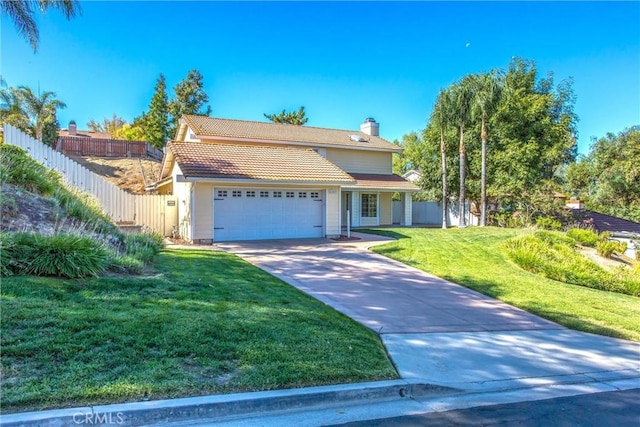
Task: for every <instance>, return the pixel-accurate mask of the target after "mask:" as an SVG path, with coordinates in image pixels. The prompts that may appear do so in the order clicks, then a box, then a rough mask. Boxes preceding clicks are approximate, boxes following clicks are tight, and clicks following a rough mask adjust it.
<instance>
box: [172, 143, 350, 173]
mask: <svg viewBox="0 0 640 427" xmlns="http://www.w3.org/2000/svg"><path fill="white" fill-rule="evenodd" d="M167 149H168V150H170V151H171V153H172V154H173V156H174V157H175V160H176V162H177V163H178V165H179V166H180V169H181V170H182V173H183V174H184V176H185V177H194V178H196V177H197V178H221V179H259V180H266V181H289V182H291V181H296V182H297V181H300V182H335V183H350V182H353V178H351V176H349V175H348V174H346V173H345V172H344V171H343V170H342V169H340V168H338V167H337V166H335V165H334V164H333V163H331V162H329V161H328V160H326V159H325V158H324V157H322V156H321V155H319V154H318V153H316V152H314V151H313V150H310V149H308V150H301V149H295V148H286V147H269V146H246V145H223V144H207V143H198V142H175V141H173V142H170V143H169V144H168V145H167Z"/></svg>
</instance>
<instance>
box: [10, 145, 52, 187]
mask: <svg viewBox="0 0 640 427" xmlns="http://www.w3.org/2000/svg"><path fill="white" fill-rule="evenodd" d="M0 182H2V183H7V184H14V185H16V186H18V187H21V188H24V189H25V190H27V191H30V192H32V193H38V194H43V195H49V194H52V193H53V191H54V190H55V188H56V187H57V186H58V185H60V176H59V175H58V174H57V173H56V172H54V171H52V170H51V169H48V168H46V167H45V166H44V165H42V164H41V163H38V162H37V161H35V160H34V159H32V158H31V157H29V155H27V153H26V152H25V151H24V150H23V149H22V148H20V147H16V146H14V145H7V144H0Z"/></svg>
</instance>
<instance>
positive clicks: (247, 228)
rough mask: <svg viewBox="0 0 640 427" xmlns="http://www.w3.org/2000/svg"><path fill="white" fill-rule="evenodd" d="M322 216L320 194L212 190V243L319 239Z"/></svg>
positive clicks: (322, 194)
mask: <svg viewBox="0 0 640 427" xmlns="http://www.w3.org/2000/svg"><path fill="white" fill-rule="evenodd" d="M324 212H325V191H324V190H318V189H311V190H308V189H292V188H284V189H281V188H277V189H265V188H238V187H236V188H215V190H214V200H213V218H214V219H213V239H214V241H216V242H224V241H233V240H262V239H283V238H306V237H323V236H324V235H325V216H324Z"/></svg>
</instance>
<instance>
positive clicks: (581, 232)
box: [567, 228, 600, 248]
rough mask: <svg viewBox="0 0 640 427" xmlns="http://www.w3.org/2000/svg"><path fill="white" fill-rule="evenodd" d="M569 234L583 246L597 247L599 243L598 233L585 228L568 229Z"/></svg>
mask: <svg viewBox="0 0 640 427" xmlns="http://www.w3.org/2000/svg"><path fill="white" fill-rule="evenodd" d="M567 236H569V237H571V238H572V239H574V240H575V241H576V242H578V243H579V244H581V245H582V246H589V247H590V248H593V247H595V246H596V243H598V240H599V239H600V238H599V236H598V233H596V232H595V231H593V230H587V229H584V228H571V229H570V230H568V231H567Z"/></svg>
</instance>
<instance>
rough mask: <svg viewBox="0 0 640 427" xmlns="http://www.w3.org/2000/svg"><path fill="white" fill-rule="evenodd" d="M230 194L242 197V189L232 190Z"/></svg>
mask: <svg viewBox="0 0 640 427" xmlns="http://www.w3.org/2000/svg"><path fill="white" fill-rule="evenodd" d="M231 195H232V196H233V197H242V191H237V190H234V191H232V192H231Z"/></svg>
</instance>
